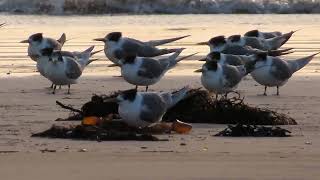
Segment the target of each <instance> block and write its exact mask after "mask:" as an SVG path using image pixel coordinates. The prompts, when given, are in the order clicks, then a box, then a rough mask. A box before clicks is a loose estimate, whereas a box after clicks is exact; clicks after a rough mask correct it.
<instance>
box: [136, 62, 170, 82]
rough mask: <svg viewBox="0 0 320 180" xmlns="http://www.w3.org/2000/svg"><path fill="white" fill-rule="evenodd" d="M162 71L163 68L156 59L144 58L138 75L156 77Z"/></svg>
mask: <svg viewBox="0 0 320 180" xmlns="http://www.w3.org/2000/svg"><path fill="white" fill-rule="evenodd" d="M163 71H164V69H163V68H162V67H161V65H160V63H159V62H158V61H157V60H154V59H149V58H144V59H143V62H142V64H141V66H140V68H139V71H138V76H141V77H144V78H149V79H153V78H158V77H159V76H160V75H161V74H162V73H163Z"/></svg>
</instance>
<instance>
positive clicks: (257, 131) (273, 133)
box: [215, 124, 291, 137]
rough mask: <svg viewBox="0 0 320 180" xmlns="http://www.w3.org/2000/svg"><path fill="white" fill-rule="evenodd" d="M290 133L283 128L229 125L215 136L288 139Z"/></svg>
mask: <svg viewBox="0 0 320 180" xmlns="http://www.w3.org/2000/svg"><path fill="white" fill-rule="evenodd" d="M290 133H291V132H290V131H288V130H286V129H283V128H281V127H273V126H272V127H267V126H255V125H244V124H237V125H229V126H228V127H227V128H226V129H224V130H223V131H221V132H219V133H218V134H216V135H215V136H231V137H248V136H252V137H288V136H291V135H290Z"/></svg>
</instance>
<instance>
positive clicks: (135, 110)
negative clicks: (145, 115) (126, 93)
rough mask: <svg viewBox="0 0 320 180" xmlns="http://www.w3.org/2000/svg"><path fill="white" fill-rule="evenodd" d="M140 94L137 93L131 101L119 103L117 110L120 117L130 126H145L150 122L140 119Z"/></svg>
mask: <svg viewBox="0 0 320 180" xmlns="http://www.w3.org/2000/svg"><path fill="white" fill-rule="evenodd" d="M141 104H142V96H141V95H139V94H137V95H136V98H135V100H134V101H133V102H130V101H123V102H121V103H120V104H119V108H118V112H119V115H120V117H121V119H122V120H123V121H124V122H126V123H127V124H128V125H130V126H134V127H146V126H148V125H150V123H147V122H144V121H142V120H141V119H140V111H141V109H142V106H141Z"/></svg>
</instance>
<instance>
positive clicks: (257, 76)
mask: <svg viewBox="0 0 320 180" xmlns="http://www.w3.org/2000/svg"><path fill="white" fill-rule="evenodd" d="M271 65H272V59H271V58H269V57H268V59H267V61H266V62H263V61H258V62H257V63H256V65H255V67H256V68H255V70H254V71H252V72H251V76H252V78H253V79H254V80H255V81H257V82H258V83H259V84H261V85H263V86H269V87H272V86H281V85H283V83H284V82H282V81H279V80H277V79H275V78H274V77H273V76H272V74H271V67H272V66H271Z"/></svg>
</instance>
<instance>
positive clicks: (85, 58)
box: [77, 46, 94, 68]
mask: <svg viewBox="0 0 320 180" xmlns="http://www.w3.org/2000/svg"><path fill="white" fill-rule="evenodd" d="M93 49H94V46H90V47H89V48H88V49H86V50H84V51H82V52H81V53H80V54H79V55H78V56H77V57H78V59H79V62H80V64H81V66H82V68H84V67H86V66H87V65H88V64H90V63H91V62H93V61H90V57H91V54H92V51H93Z"/></svg>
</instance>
